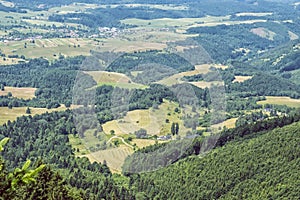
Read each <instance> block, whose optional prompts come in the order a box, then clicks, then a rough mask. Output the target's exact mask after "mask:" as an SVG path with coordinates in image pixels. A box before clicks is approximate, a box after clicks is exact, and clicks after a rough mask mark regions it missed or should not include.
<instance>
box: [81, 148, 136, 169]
mask: <svg viewBox="0 0 300 200" xmlns="http://www.w3.org/2000/svg"><path fill="white" fill-rule="evenodd" d="M132 153H133V150H132V149H131V148H130V147H128V146H125V145H120V146H119V147H116V148H112V149H107V150H101V151H97V152H93V153H90V154H86V155H83V156H84V157H87V158H88V159H89V160H90V161H91V162H101V163H104V162H106V164H107V166H108V167H109V169H110V170H111V171H112V172H113V173H121V171H122V168H121V167H122V165H123V163H124V161H125V159H126V157H127V156H128V155H131V154H132Z"/></svg>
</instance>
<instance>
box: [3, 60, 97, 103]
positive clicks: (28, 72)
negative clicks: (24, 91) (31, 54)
mask: <svg viewBox="0 0 300 200" xmlns="http://www.w3.org/2000/svg"><path fill="white" fill-rule="evenodd" d="M83 59H84V57H75V58H69V59H63V60H58V61H56V62H54V63H53V64H50V63H49V62H48V61H47V60H45V59H33V60H30V61H29V62H28V63H22V64H17V65H10V66H3V67H1V68H0V80H1V81H0V83H1V84H2V85H4V86H14V87H36V88H38V90H37V91H36V93H35V95H36V96H37V97H36V98H34V99H33V100H31V101H30V102H28V101H25V100H22V101H21V102H22V103H20V105H19V106H24V104H26V105H28V106H34V107H37V106H39V107H48V108H53V107H58V106H59V105H60V104H62V103H68V102H70V101H71V98H72V93H71V92H72V89H73V85H74V81H75V78H76V75H77V71H76V70H78V69H79V68H80V65H81V62H82V60H83ZM90 79H91V81H92V78H90ZM17 106H18V105H17Z"/></svg>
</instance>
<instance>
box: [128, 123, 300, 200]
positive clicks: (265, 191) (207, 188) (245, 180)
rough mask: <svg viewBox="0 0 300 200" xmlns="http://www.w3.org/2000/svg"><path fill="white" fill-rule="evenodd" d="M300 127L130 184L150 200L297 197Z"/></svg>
mask: <svg viewBox="0 0 300 200" xmlns="http://www.w3.org/2000/svg"><path fill="white" fill-rule="evenodd" d="M299 127H300V124H299V123H295V124H293V125H290V126H287V127H284V128H279V129H275V130H274V131H271V132H268V133H265V134H263V135H258V136H257V137H255V138H253V139H250V140H245V141H242V142H233V143H230V144H227V145H226V146H224V147H222V148H217V149H215V150H213V151H211V152H210V153H208V154H207V155H205V156H204V157H203V158H201V157H198V156H195V157H190V158H187V159H185V160H182V161H180V162H178V163H176V164H174V165H171V166H169V167H167V168H164V169H161V170H158V171H155V172H151V173H145V174H141V175H140V176H132V182H133V183H132V184H133V186H134V187H135V188H137V191H139V192H144V193H145V194H146V195H147V197H148V198H149V199H284V198H287V199H297V198H298V196H299V191H298V188H297V185H299V184H300V182H299V179H298V170H299V169H298V168H299V166H298V164H299V150H298V145H299V137H300V129H299ZM149 185H150V187H149ZM245 191H247V192H245Z"/></svg>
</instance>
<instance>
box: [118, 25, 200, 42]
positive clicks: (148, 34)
mask: <svg viewBox="0 0 300 200" xmlns="http://www.w3.org/2000/svg"><path fill="white" fill-rule="evenodd" d="M195 36H197V34H181V33H176V32H174V31H172V30H168V29H166V30H160V29H157V28H155V29H154V28H148V27H146V28H145V27H139V28H132V29H130V32H129V33H126V34H124V35H121V38H122V39H126V40H128V41H147V42H153V43H162V44H165V43H167V42H176V41H181V40H185V39H187V38H189V37H195Z"/></svg>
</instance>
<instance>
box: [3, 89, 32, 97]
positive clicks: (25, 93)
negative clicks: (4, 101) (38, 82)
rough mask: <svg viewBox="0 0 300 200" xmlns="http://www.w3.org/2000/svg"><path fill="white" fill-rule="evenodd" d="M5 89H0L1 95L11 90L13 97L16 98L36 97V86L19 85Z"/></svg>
mask: <svg viewBox="0 0 300 200" xmlns="http://www.w3.org/2000/svg"><path fill="white" fill-rule="evenodd" d="M4 89H5V90H4V91H0V96H4V95H7V94H8V93H9V92H11V94H12V96H13V97H16V98H23V99H32V98H33V97H35V95H34V93H35V91H36V88H25V87H23V88H17V87H5V88H4Z"/></svg>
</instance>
